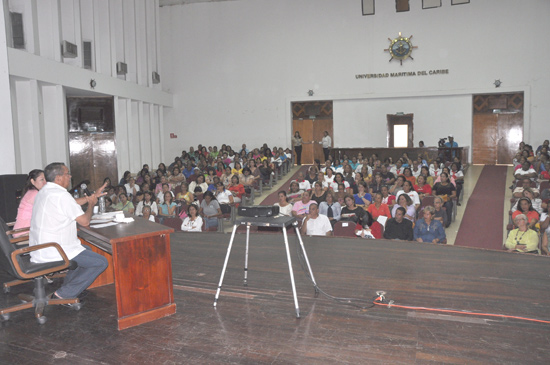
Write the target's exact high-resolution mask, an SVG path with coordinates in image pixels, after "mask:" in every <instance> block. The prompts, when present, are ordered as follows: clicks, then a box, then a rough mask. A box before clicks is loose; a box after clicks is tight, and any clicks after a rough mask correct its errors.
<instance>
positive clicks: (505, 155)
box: [472, 112, 523, 165]
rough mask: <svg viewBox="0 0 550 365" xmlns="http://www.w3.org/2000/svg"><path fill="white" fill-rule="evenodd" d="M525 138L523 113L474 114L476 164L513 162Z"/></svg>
mask: <svg viewBox="0 0 550 365" xmlns="http://www.w3.org/2000/svg"><path fill="white" fill-rule="evenodd" d="M522 140H523V113H520V112H517V113H506V114H474V123H473V153H472V160H473V163H475V164H485V165H495V164H511V163H512V159H513V158H514V155H515V153H516V151H517V148H518V145H519V143H520V142H521V141H522Z"/></svg>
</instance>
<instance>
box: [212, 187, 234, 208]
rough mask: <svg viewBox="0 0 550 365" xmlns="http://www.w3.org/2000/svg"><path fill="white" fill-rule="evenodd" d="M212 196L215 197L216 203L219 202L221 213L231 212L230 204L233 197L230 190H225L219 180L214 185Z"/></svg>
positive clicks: (232, 201) (232, 202)
mask: <svg viewBox="0 0 550 365" xmlns="http://www.w3.org/2000/svg"><path fill="white" fill-rule="evenodd" d="M214 196H215V197H216V200H217V201H218V204H220V209H221V210H222V213H224V214H228V213H231V205H233V204H234V203H235V199H234V197H233V194H232V193H231V191H229V190H225V186H223V184H222V183H221V182H218V184H217V185H216V191H215V192H214Z"/></svg>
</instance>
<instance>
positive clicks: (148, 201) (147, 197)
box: [135, 191, 158, 217]
mask: <svg viewBox="0 0 550 365" xmlns="http://www.w3.org/2000/svg"><path fill="white" fill-rule="evenodd" d="M145 207H149V208H150V213H151V215H152V216H153V217H154V216H156V215H157V214H158V206H157V203H156V202H155V201H154V200H153V193H152V192H150V191H146V192H144V193H143V200H142V201H140V202H139V203H138V205H137V207H136V212H135V214H136V215H138V216H139V215H143V208H145Z"/></svg>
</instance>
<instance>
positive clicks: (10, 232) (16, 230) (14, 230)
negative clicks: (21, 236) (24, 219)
mask: <svg viewBox="0 0 550 365" xmlns="http://www.w3.org/2000/svg"><path fill="white" fill-rule="evenodd" d="M30 231H31V227H23V228H17V229H12V230H9V231H6V234H17V233H27V235H28V234H29V233H30Z"/></svg>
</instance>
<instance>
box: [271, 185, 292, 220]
mask: <svg viewBox="0 0 550 365" xmlns="http://www.w3.org/2000/svg"><path fill="white" fill-rule="evenodd" d="M278 196H279V201H278V202H277V203H275V205H276V206H278V207H279V214H281V215H287V216H292V204H290V203H289V202H288V200H287V197H286V191H284V190H281V191H279V194H278Z"/></svg>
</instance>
